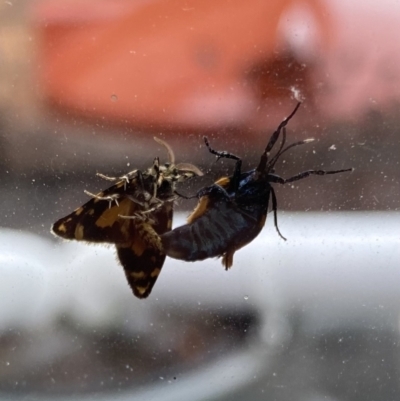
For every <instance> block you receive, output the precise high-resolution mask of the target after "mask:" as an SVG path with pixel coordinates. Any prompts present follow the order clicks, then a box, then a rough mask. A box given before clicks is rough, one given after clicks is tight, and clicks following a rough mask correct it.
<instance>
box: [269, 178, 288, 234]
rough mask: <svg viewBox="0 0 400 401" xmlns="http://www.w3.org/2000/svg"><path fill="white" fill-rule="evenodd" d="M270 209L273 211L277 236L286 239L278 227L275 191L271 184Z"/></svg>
mask: <svg viewBox="0 0 400 401" xmlns="http://www.w3.org/2000/svg"><path fill="white" fill-rule="evenodd" d="M271 198H272V210H273V212H274V224H275V228H276V231H277V232H278V234H279V236H280V237H281V238H282V239H283V240H285V241H286V238H285V237H284V236H283V235H282V234H281V232H280V231H279V227H278V201H277V200H276V195H275V191H274V189H273V188H272V186H271Z"/></svg>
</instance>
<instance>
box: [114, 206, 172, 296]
mask: <svg viewBox="0 0 400 401" xmlns="http://www.w3.org/2000/svg"><path fill="white" fill-rule="evenodd" d="M172 216H173V204H172V202H164V204H163V205H162V206H161V207H160V208H159V209H157V210H156V211H154V212H153V213H152V214H151V215H150V216H149V219H148V220H146V221H140V220H138V219H135V220H132V219H126V220H127V221H128V222H129V233H130V235H129V239H130V240H129V241H127V242H126V243H124V244H116V247H117V253H118V258H119V261H120V262H121V265H122V267H123V268H124V271H125V275H126V278H127V280H128V283H129V285H130V287H131V288H132V291H133V293H134V294H135V296H137V297H138V298H147V297H148V296H149V295H150V293H151V290H152V288H153V286H154V284H155V282H156V280H157V278H158V276H159V274H160V272H161V269H162V267H163V264H164V261H165V253H164V250H163V247H162V244H161V239H160V237H159V235H161V234H163V233H165V232H167V231H169V230H171V227H172Z"/></svg>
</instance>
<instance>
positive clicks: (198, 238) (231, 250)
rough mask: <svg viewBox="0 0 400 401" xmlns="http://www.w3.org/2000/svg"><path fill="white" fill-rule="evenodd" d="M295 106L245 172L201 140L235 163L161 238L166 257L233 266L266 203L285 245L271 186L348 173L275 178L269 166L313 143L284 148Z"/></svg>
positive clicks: (319, 172) (254, 233) (262, 215)
mask: <svg viewBox="0 0 400 401" xmlns="http://www.w3.org/2000/svg"><path fill="white" fill-rule="evenodd" d="M299 107H300V103H298V104H297V105H296V107H295V109H294V110H293V111H292V113H291V114H290V115H289V116H288V117H287V118H285V119H284V120H283V121H282V122H281V123H280V124H279V126H278V128H277V129H276V130H275V131H274V133H273V134H272V136H271V138H270V140H269V142H268V144H267V146H266V148H265V150H264V152H263V153H262V155H261V158H260V162H259V163H258V166H257V167H256V168H255V169H253V170H250V171H247V172H242V169H241V167H242V160H241V159H240V158H239V157H238V156H235V155H234V154H231V153H228V152H226V151H216V150H214V149H212V148H211V146H210V144H209V142H208V140H207V138H206V137H205V138H204V140H205V144H206V146H207V148H208V150H209V152H210V153H212V154H214V155H216V157H217V159H221V158H227V159H233V160H235V161H236V164H235V169H234V172H233V175H232V176H230V177H222V178H220V179H219V180H218V181H216V182H215V183H214V184H213V185H211V186H208V187H205V188H203V189H201V190H200V191H199V192H198V193H197V194H196V195H195V197H197V198H198V199H199V201H198V204H197V206H196V208H195V209H194V211H193V212H192V214H191V215H190V216H189V217H188V219H187V224H185V225H183V226H181V227H178V228H175V229H174V230H172V231H168V232H166V233H164V234H162V235H161V239H162V244H163V246H164V251H165V253H166V254H167V255H168V256H170V257H171V258H175V259H181V260H185V261H191V262H194V261H197V260H204V259H207V258H213V257H222V264H223V265H224V266H225V269H226V270H227V269H229V268H230V267H231V266H232V264H233V256H234V254H235V252H236V251H237V250H239V249H240V248H242V247H244V246H245V245H247V244H248V243H250V242H251V241H253V239H254V238H256V237H257V235H258V234H259V233H260V231H261V230H262V228H263V227H264V225H265V221H266V219H267V214H268V210H269V205H270V200H271V202H272V211H273V214H274V224H275V228H276V230H277V232H278V234H279V235H280V237H282V238H283V239H284V240H286V238H285V237H283V235H282V234H281V232H280V231H279V228H278V217H277V211H278V202H277V198H276V195H275V190H274V188H273V186H272V184H287V183H291V182H294V181H299V180H302V179H303V178H306V177H309V176H310V175H326V174H338V173H344V172H348V171H352V170H353V169H351V168H349V169H345V170H334V171H325V170H307V171H304V172H301V173H299V174H296V175H295V176H293V177H290V178H282V177H280V176H279V175H277V174H275V165H276V163H277V161H278V160H279V158H280V157H281V156H282V155H283V154H284V153H285V152H287V151H288V150H289V149H291V148H293V147H295V146H299V145H303V144H307V143H310V142H312V141H313V139H312V138H311V139H305V140H303V141H300V142H296V143H293V144H291V145H289V146H287V147H285V143H286V125H287V124H288V122H289V121H290V120H291V118H292V117H293V116H294V115H295V114H296V112H297V110H298V108H299ZM281 133H282V140H281V143H280V146H279V149H278V150H277V152H276V153H275V154H274V156H272V157H271V151H272V150H273V148H274V146H275V144H276V143H277V141H278V139H279V137H280V135H281ZM181 196H183V195H181ZM183 197H184V198H186V197H185V196H183Z"/></svg>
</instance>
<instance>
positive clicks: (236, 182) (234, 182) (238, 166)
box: [203, 136, 242, 190]
mask: <svg viewBox="0 0 400 401" xmlns="http://www.w3.org/2000/svg"><path fill="white" fill-rule="evenodd" d="M203 139H204V142H205V144H206V146H207V148H208V151H209V152H210V153H212V154H213V155H215V156H217V161H218V160H219V159H223V158H224V159H233V160H236V164H235V171H234V172H233V177H232V180H231V184H230V185H231V188H232V189H233V190H236V189H237V188H238V186H239V178H240V174H241V171H242V159H241V158H240V157H238V156H236V155H234V154H232V153H228V152H226V151H224V150H223V151H219V150H214V149H213V148H211V146H210V143H209V142H208V139H207V137H206V136H205V137H203Z"/></svg>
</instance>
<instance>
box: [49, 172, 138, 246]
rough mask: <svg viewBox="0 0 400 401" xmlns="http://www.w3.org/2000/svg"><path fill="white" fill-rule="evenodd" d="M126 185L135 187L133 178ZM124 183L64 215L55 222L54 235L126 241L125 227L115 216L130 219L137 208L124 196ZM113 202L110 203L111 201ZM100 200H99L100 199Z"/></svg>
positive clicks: (121, 182)
mask: <svg viewBox="0 0 400 401" xmlns="http://www.w3.org/2000/svg"><path fill="white" fill-rule="evenodd" d="M129 185H130V186H134V185H135V180H134V179H133V180H132V181H131V182H130V183H129ZM125 187H126V182H125V181H119V182H118V183H116V184H115V185H113V186H111V187H110V188H108V189H106V190H105V191H103V192H100V193H99V194H97V195H96V197H93V198H92V199H90V200H89V201H88V202H86V203H85V204H84V205H83V206H81V207H79V208H78V209H76V210H75V211H73V212H72V213H71V214H69V215H68V216H65V217H62V218H61V219H59V220H58V221H56V222H55V223H54V225H53V227H52V231H53V233H54V234H56V235H58V236H60V237H62V238H64V239H70V240H72V239H74V240H77V241H88V242H108V243H119V242H125V241H127V240H128V238H129V237H128V235H129V234H130V233H129V228H130V227H129V224H128V223H127V219H121V218H120V217H119V216H132V215H133V214H134V213H135V212H138V211H140V210H141V207H140V206H139V205H138V204H137V203H135V202H133V201H132V200H131V199H130V198H128V197H126V196H125ZM113 197H114V198H115V200H112V198H113ZM100 198H103V199H100Z"/></svg>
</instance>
